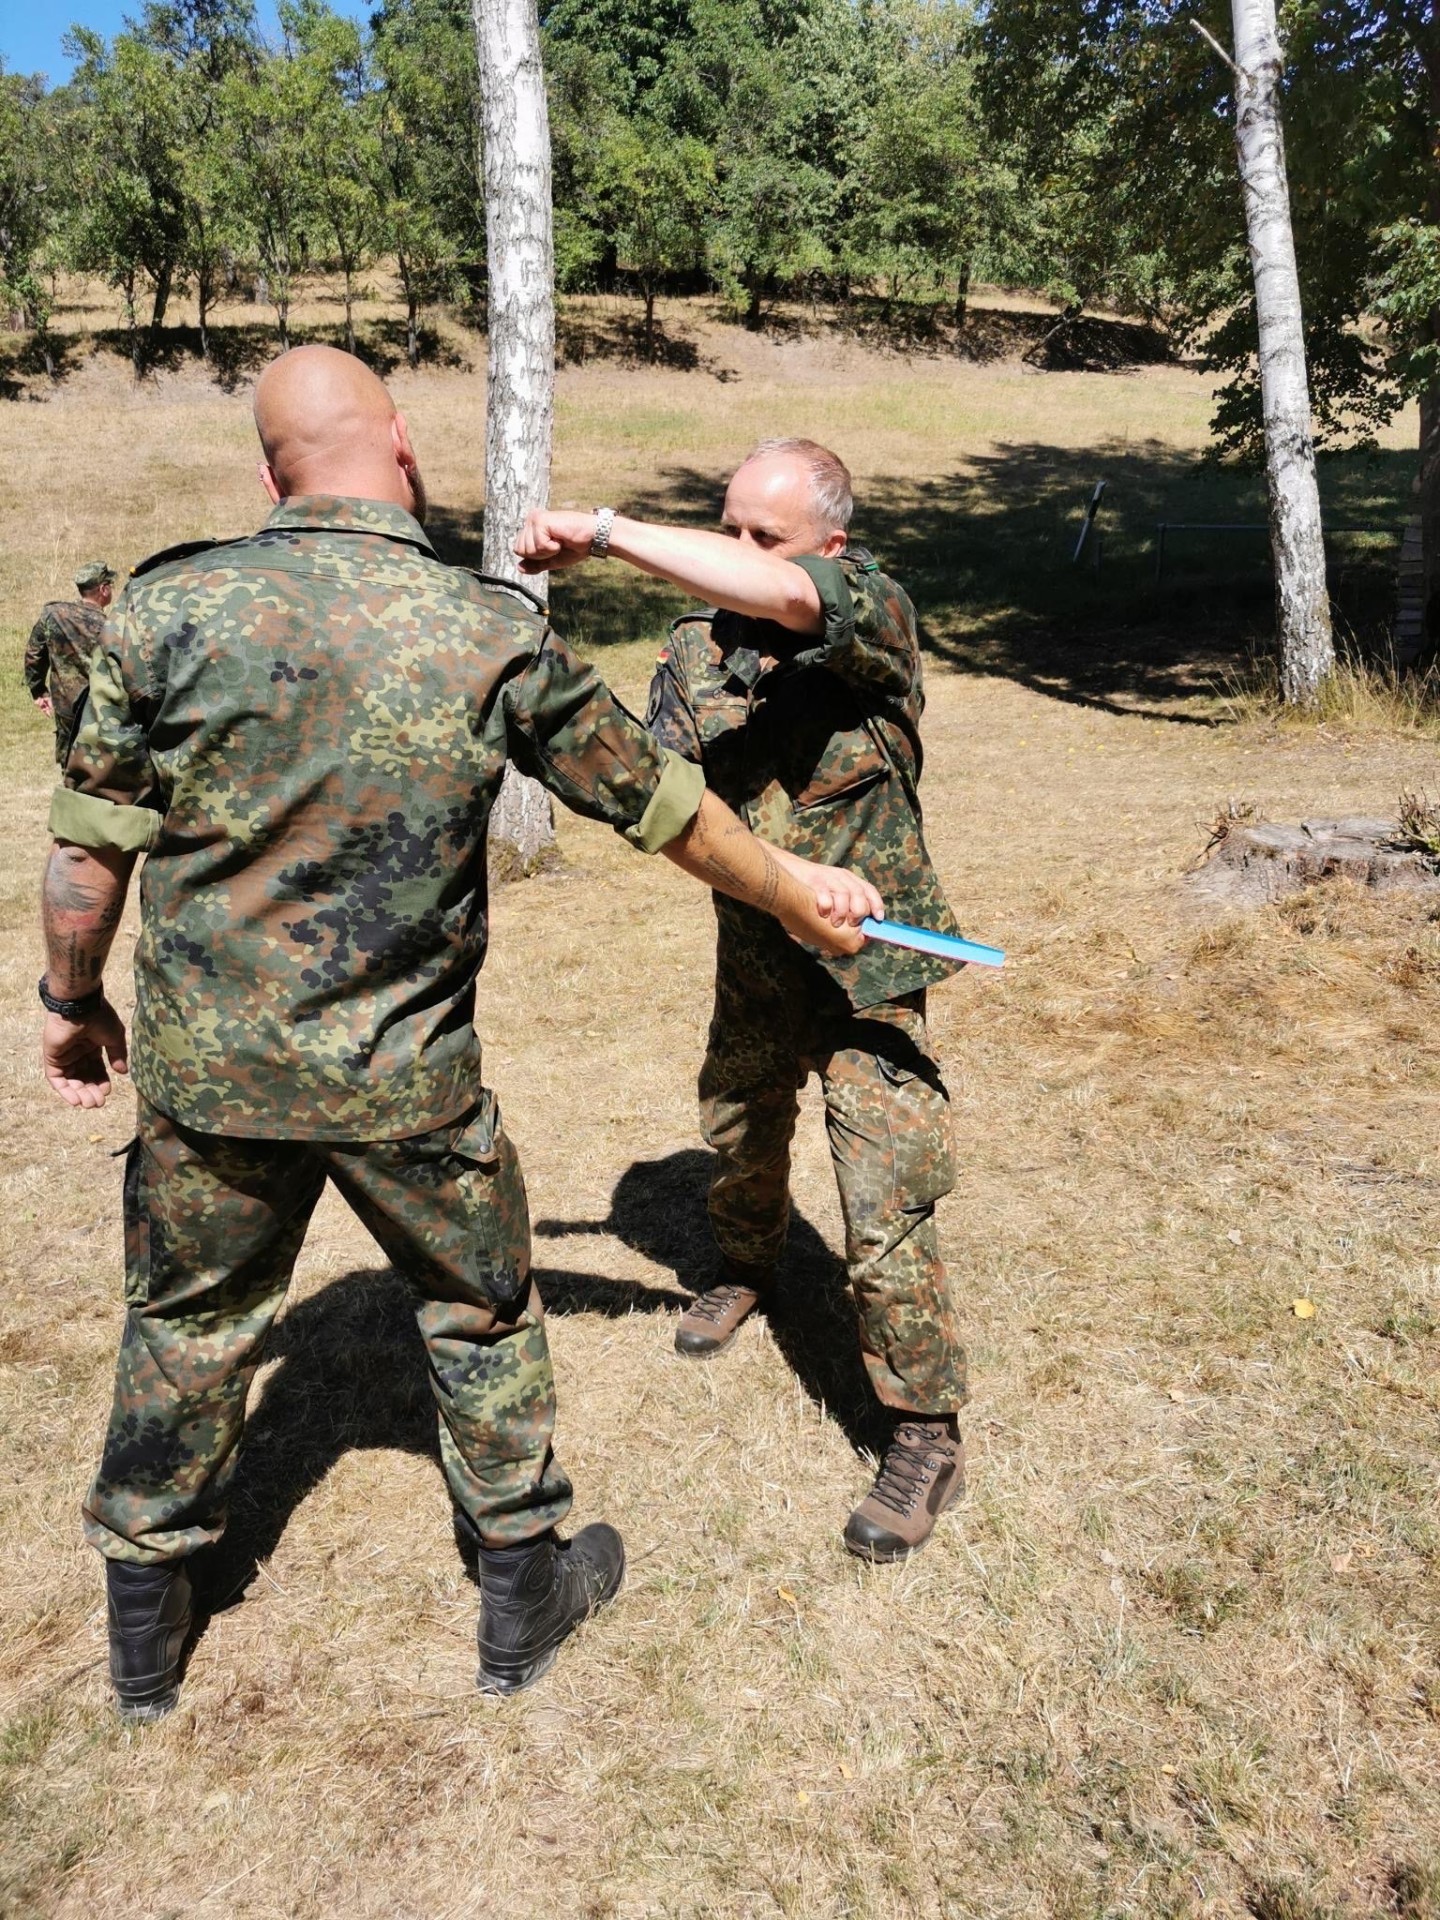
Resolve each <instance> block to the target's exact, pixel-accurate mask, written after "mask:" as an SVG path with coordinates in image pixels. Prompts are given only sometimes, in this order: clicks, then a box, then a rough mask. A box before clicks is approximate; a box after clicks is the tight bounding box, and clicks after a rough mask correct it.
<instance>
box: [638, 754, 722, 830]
mask: <svg viewBox="0 0 1440 1920" xmlns="http://www.w3.org/2000/svg"><path fill="white" fill-rule="evenodd" d="M660 751H661V753H662V754H663V755H664V758H665V770H664V772H663V773H662V774H661V775H660V784H659V785H658V786H657V787H656V789H655V791H654V793H652V794H651V796H650V804H649V806H647V807H646V809H645V811H644V813H643V814H642V815H641V816H640V819H639V821H638V822H637V823H636V825H635V826H633V827H627V828H626V829H625V838H626V839H627V840H628V841H630V843H631V845H632V846H636V847H639V848H640V849H641V851H642V852H644V853H659V851H660V849H661V848H662V847H668V846H669V844H670V842H671V841H672V840H673V839H674V838H675V837H676V835H677V834H680V833H683V832H684V831H685V829H686V827H688V826H689V824H690V822H691V821H692V820H693V819H694V818H695V815H696V814H697V813H698V812H699V811H700V802H701V800H702V799H703V798H704V797H705V775H704V774H703V773H702V772H701V770H700V768H699V767H697V766H696V765H695V763H694V761H693V760H682V759H681V758H680V755H679V754H678V753H672V752H671V750H670V749H669V747H662V748H661V750H660Z"/></svg>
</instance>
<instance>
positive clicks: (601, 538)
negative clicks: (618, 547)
mask: <svg viewBox="0 0 1440 1920" xmlns="http://www.w3.org/2000/svg"><path fill="white" fill-rule="evenodd" d="M593 512H594V514H595V533H594V537H593V538H592V540H591V542H590V558H591V559H592V560H606V559H608V558H609V556H610V531H611V528H612V527H613V526H614V525H615V509H614V507H596V508H594V509H593Z"/></svg>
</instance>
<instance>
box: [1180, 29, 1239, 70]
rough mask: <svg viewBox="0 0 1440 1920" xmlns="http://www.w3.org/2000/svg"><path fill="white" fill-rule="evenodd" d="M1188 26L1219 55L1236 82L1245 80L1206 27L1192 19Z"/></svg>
mask: <svg viewBox="0 0 1440 1920" xmlns="http://www.w3.org/2000/svg"><path fill="white" fill-rule="evenodd" d="M1189 24H1190V25H1191V26H1192V27H1193V28H1194V29H1195V31H1196V33H1198V34H1199V36H1200V38H1201V39H1202V40H1204V41H1205V42H1206V43H1207V45H1209V46H1210V47H1212V48H1213V49H1214V50H1215V52H1216V53H1218V54H1219V56H1220V58H1221V59H1222V60H1223V61H1224V62H1225V64H1226V66H1227V67H1229V69H1230V71H1231V73H1233V74H1234V76H1235V78H1236V79H1237V80H1243V79H1244V78H1245V76H1244V74H1243V73H1242V72H1241V71H1240V69H1239V67H1237V66H1236V64H1235V62H1234V61H1233V60H1232V59H1231V58H1230V56H1229V54H1228V53H1226V51H1225V49H1224V47H1222V46H1221V44H1220V42H1219V41H1218V40H1217V39H1216V38H1215V36H1214V34H1213V33H1211V31H1210V29H1209V28H1208V27H1207V26H1204V25H1202V23H1201V22H1200V21H1199V20H1195V19H1192V20H1191V21H1190V23H1189Z"/></svg>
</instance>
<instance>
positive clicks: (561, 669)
mask: <svg viewBox="0 0 1440 1920" xmlns="http://www.w3.org/2000/svg"><path fill="white" fill-rule="evenodd" d="M255 419H256V425H257V427H258V429H259V434H260V440H261V445H262V449H263V454H264V460H263V463H262V465H261V467H260V479H261V482H262V484H263V485H264V488H265V491H266V492H267V493H268V494H269V496H270V498H271V500H272V501H273V502H274V503H275V511H274V512H273V513H272V514H271V515H270V518H269V519H268V521H267V522H266V523H265V525H264V527H263V528H262V529H261V530H260V531H259V532H258V533H256V534H253V535H251V536H249V537H247V538H244V539H240V540H235V541H231V542H228V543H226V544H217V543H214V542H208V541H201V542H195V543H192V544H191V545H189V546H187V547H182V548H172V549H170V550H169V551H168V552H166V553H162V554H158V555H156V556H155V558H154V559H152V560H150V561H147V562H146V563H145V564H144V565H142V566H140V567H139V568H137V569H136V572H135V575H134V576H133V578H132V580H131V583H130V585H129V587H128V589H127V591H126V593H125V595H124V597H123V599H122V600H121V602H120V603H119V605H118V606H117V608H116V610H115V612H114V613H113V614H112V617H111V619H110V621H109V622H108V624H107V626H106V628H105V631H104V634H103V636H102V642H101V646H100V648H99V651H98V652H97V654H96V657H95V661H94V664H93V667H92V669H91V675H90V684H89V704H88V708H87V710H86V712H85V714H84V717H83V719H82V723H81V725H80V728H79V730H78V733H77V736H76V740H75V743H74V746H73V748H72V750H71V752H70V755H69V759H68V761H67V763H66V767H65V773H64V784H63V785H62V787H61V788H60V790H59V791H58V792H57V794H56V796H55V800H54V804H53V806H52V809H51V815H50V824H51V829H52V831H53V833H54V836H55V845H54V848H53V850H52V852H51V856H50V860H49V864H48V867H47V870H46V876H45V885H44V917H45V940H46V951H47V962H48V964H47V971H46V975H45V978H44V979H43V980H42V981H41V983H40V997H41V1000H42V1001H43V1003H44V1005H45V1008H46V1019H45V1026H44V1036H43V1055H44V1070H45V1073H46V1076H47V1078H48V1080H49V1082H50V1084H51V1086H52V1087H53V1088H54V1090H55V1092H56V1093H57V1094H59V1096H60V1097H61V1098H62V1099H63V1100H65V1101H67V1102H68V1103H69V1104H70V1105H71V1106H72V1107H75V1108H77V1109H81V1110H84V1109H87V1108H93V1107H96V1106H99V1105H101V1104H102V1103H103V1102H104V1100H105V1099H106V1097H107V1095H108V1093H109V1091H110V1086H111V1081H110V1074H111V1072H112V1071H114V1072H119V1073H123V1072H125V1071H126V1070H127V1043H126V1035H125V1030H124V1027H123V1026H122V1024H121V1021H120V1019H119V1016H118V1015H117V1014H116V1013H115V1011H114V1010H113V1008H112V1007H111V1006H110V1003H109V1001H108V1000H107V999H106V997H105V990H104V984H103V975H104V968H105V962H106V956H107V954H108V952H109V949H110V945H111V941H112V939H113V937H114V933H115V929H116V926H117V924H118V922H119V919H120V916H121V912H122V909H123V906H124V901H125V896H126V890H127V887H128V883H129V878H130V873H131V869H132V867H133V865H134V862H135V859H136V856H137V854H139V853H141V852H143V853H145V854H146V856H147V858H146V861H145V866H144V870H143V876H142V882H141V896H140V897H141V932H140V941H139V946H138V948H137V951H136V989H137V992H136V1009H135V1017H134V1051H133V1067H134V1077H135V1081H136V1086H137V1090H138V1095H139V1102H138V1106H139V1114H138V1123H137V1133H136V1139H135V1141H134V1143H133V1145H132V1146H131V1148H130V1150H129V1154H128V1157H127V1160H126V1165H125V1179H124V1197H125V1228H126V1270H127V1279H126V1305H127V1309H128V1311H127V1314H126V1320H125V1329H124V1334H123V1337H122V1340H121V1346H120V1354H119V1360H118V1364H117V1371H116V1381H115V1397H114V1409H113V1412H112V1415H111V1419H110V1425H109V1430H108V1432H107V1435H106V1439H105V1446H104V1452H103V1455H102V1459H101V1463H100V1468H99V1472H98V1474H97V1475H96V1478H95V1482H94V1485H93V1486H92V1488H91V1490H90V1493H89V1495H88V1497H87V1499H86V1502H85V1510H84V1517H85V1531H86V1535H87V1537H88V1539H89V1540H90V1542H91V1543H92V1544H93V1545H94V1546H96V1547H97V1548H98V1549H99V1550H100V1552H101V1553H102V1554H103V1555H104V1556H105V1563H106V1571H107V1584H108V1595H109V1620H110V1659H111V1675H112V1679H113V1682H114V1685H115V1689H116V1693H117V1696H118V1700H119V1705H120V1709H121V1712H122V1715H124V1716H125V1717H127V1718H129V1719H132V1720H148V1719H155V1718H158V1717H159V1716H160V1715H162V1714H164V1713H166V1712H168V1711H169V1709H170V1708H171V1707H172V1706H173V1705H174V1702H175V1698H176V1695H177V1691H178V1688H179V1682H180V1671H181V1661H182V1657H183V1652H184V1647H185V1642H186V1638H187V1635H188V1633H189V1631H190V1626H191V1616H192V1606H191V1598H192V1596H191V1580H190V1576H189V1572H188V1565H189V1562H190V1561H191V1559H192V1557H193V1556H194V1555H195V1554H196V1553H197V1552H198V1551H199V1550H200V1549H202V1548H204V1547H206V1546H209V1545H211V1544H212V1543H214V1542H215V1541H217V1540H218V1539H219V1537H220V1535H221V1532H222V1530H223V1528H224V1524H225V1506H226V1497H227V1494H228V1491H229V1488H230V1485H231V1482H232V1479H233V1476H234V1472H235V1466H236V1460H237V1457H238V1448H239V1443H240V1439H241V1430H242V1427H243V1424H244V1417H245V1400H246V1394H247V1391H248V1389H249V1387H250V1383H251V1381H252V1380H253V1378H254V1376H255V1371H256V1369H257V1367H258V1366H259V1365H260V1363H261V1360H262V1359H263V1357H264V1351H265V1341H266V1337H267V1335H268V1333H269V1330H270V1327H271V1324H272V1322H273V1320H274V1318H275V1315H276V1313H277V1311H278V1309H279V1307H280V1304H281V1302H282V1300H283V1298H284V1294H285V1291H286V1287H287V1285H288V1282H289V1279H290V1275H291V1271H292V1269H293V1267H294V1263H295V1259H296V1256H297V1254H298V1252H299V1249H300V1245H301V1242H302V1240H303V1238H304V1234H305V1230H306V1225H307V1222H308V1221H309V1219H310V1216H311V1214H312V1212H313V1210H314V1208H315V1205H316V1203H317V1201H318V1200H319V1198H320V1195H321V1193H322V1191H323V1190H324V1187H325V1185H326V1182H327V1181H333V1183H334V1184H335V1186H336V1188H337V1189H338V1190H339V1192H340V1193H341V1194H342V1195H343V1196H344V1198H345V1199H346V1200H347V1201H348V1202H349V1204H350V1206H351V1207H352V1208H353V1209H354V1211H355V1212H356V1214H357V1215H358V1216H359V1218H360V1219H361V1220H362V1221H363V1222H364V1224H365V1225H366V1226H367V1227H368V1228H369V1229H370V1231H371V1232H372V1233H373V1234H374V1236H375V1237H376V1239H377V1240H378V1241H379V1242H380V1244H381V1246H382V1247H383V1249H384V1250H385V1252H386V1254H387V1255H388V1256H389V1257H390V1259H391V1260H392V1261H393V1263H394V1265H395V1266H396V1268H397V1269H398V1270H399V1272H400V1273H401V1275H402V1276H403V1277H404V1279H405V1281H406V1282H407V1284H408V1286H409V1288H410V1291H411V1294H412V1296H413V1299H414V1303H415V1308H416V1314H417V1318H418V1321H419V1326H420V1332H421V1335H422V1338H423V1339H424V1342H425V1346H426V1350H427V1356H428V1361H429V1377H430V1384H431V1388H432V1391H433V1393H434V1396H435V1399H436V1402H437V1404H438V1409H439V1422H440V1452H441V1458H442V1460H443V1463H444V1469H445V1474H446V1478H447V1480H448V1482H449V1487H450V1492H451V1495H452V1498H453V1501H454V1505H455V1510H456V1515H457V1527H458V1528H460V1530H461V1531H462V1533H465V1534H467V1535H468V1536H469V1538H470V1540H471V1541H472V1543H473V1544H474V1545H475V1546H476V1548H477V1551H478V1563H479V1572H480V1583H481V1613H480V1627H479V1645H480V1685H481V1687H482V1688H483V1689H485V1690H486V1691H490V1692H496V1693H509V1692H514V1691H516V1690H517V1689H518V1688H521V1687H524V1686H528V1685H529V1684H530V1683H531V1682H532V1681H533V1680H535V1679H536V1678H538V1676H539V1675H540V1674H541V1673H543V1672H544V1671H545V1669H546V1667H547V1666H548V1665H549V1664H550V1662H551V1661H552V1660H553V1659H554V1655H555V1650H556V1648H557V1647H558V1645H559V1643H560V1642H561V1641H562V1640H563V1639H564V1638H565V1636H566V1635H567V1634H568V1633H569V1632H570V1631H571V1630H572V1629H573V1628H574V1627H575V1626H576V1625H577V1624H578V1623H579V1622H580V1621H581V1620H582V1619H584V1618H585V1617H586V1616H587V1615H588V1614H590V1613H592V1612H593V1611H594V1610H595V1609H596V1608H597V1607H599V1606H601V1605H603V1604H604V1603H605V1601H607V1600H608V1599H609V1598H610V1597H611V1596H612V1595H613V1594H614V1593H615V1592H616V1591H617V1589H618V1587H619V1585H620V1581H621V1577H622V1573H623V1568H624V1555H623V1550H622V1547H621V1543H620V1537H619V1535H618V1534H617V1533H616V1532H615V1530H614V1529H613V1528H612V1527H608V1526H605V1525H603V1524H596V1525H593V1526H589V1527H585V1528H582V1529H581V1530H580V1532H579V1533H577V1534H576V1535H575V1536H574V1538H573V1539H571V1540H569V1541H568V1542H564V1541H562V1540H561V1539H560V1538H559V1536H558V1535H557V1533H556V1527H557V1525H558V1523H559V1522H560V1521H561V1520H562V1519H563V1517H564V1515H565V1514H566V1512H567V1511H568V1509H569V1506H570V1497H571V1495H570V1483H569V1481H568V1479H567V1478H566V1476H565V1474H564V1472H563V1471H562V1470H561V1468H560V1466H559V1464H558V1463H557V1461H556V1459H555V1457H554V1454H553V1452H552V1450H551V1432H552V1428H553V1425H554V1391H553V1385H552V1380H551V1371H550V1359H549V1354H548V1351H547V1347H546V1340H545V1328H544V1323H543V1318H542V1308H541V1302H540V1297H539V1294H538V1292H537V1291H536V1288H535V1286H534V1283H533V1281H532V1279H531V1274H530V1233H529V1221H528V1216H527V1211H526V1201H525V1189H524V1185H523V1183H522V1180H521V1175H520V1168H519V1165H518V1162H517V1160H516V1156H515V1150H514V1148H513V1146H512V1145H511V1143H510V1140H509V1138H508V1136H507V1135H506V1133H505V1131H504V1128H503V1126H502V1124H501V1119H500V1110H499V1106H498V1104H497V1103H496V1100H495V1097H494V1095H493V1093H491V1092H489V1091H488V1090H487V1089H486V1088H485V1086H484V1085H483V1083H482V1080H481V1073H480V1048H479V1043H478V1041H477V1039H476V1036H475V1031H474V1026H473V1014H474V1006H475V978H476V975H477V973H478V972H479V969H480V966H481V964H482V962H483V960H484V957H485V946H486V936H487V915H486V878H485V836H486V827H487V823H488V820H489V815H490V808H491V804H492V802H493V801H494V798H495V795H496V793H497V791H498V789H499V785H500V780H501V777H502V775H503V773H504V771H505V765H506V762H507V760H513V761H514V762H515V764H516V765H517V766H519V767H520V768H522V769H523V771H525V772H526V773H528V774H531V775H533V776H534V777H535V778H536V779H538V780H540V781H542V782H543V783H544V784H545V785H546V786H547V787H548V788H549V790H550V791H551V792H552V793H553V794H555V795H556V796H557V797H558V798H560V799H561V800H563V801H564V802H565V803H566V804H567V805H568V806H570V807H572V808H573V809H575V811H577V812H579V813H582V814H585V815H587V816H588V817H590V818H592V819H596V820H601V821H604V822H606V823H607V824H608V825H610V826H612V827H614V828H615V829H616V830H617V831H619V832H621V833H623V834H624V835H625V837H626V838H627V839H629V840H630V841H631V842H632V843H633V844H634V845H635V846H637V847H638V848H640V849H642V850H644V851H646V852H650V853H654V852H657V851H663V852H665V853H666V854H667V855H668V856H669V857H670V858H671V859H672V860H674V861H675V863H676V864H677V865H678V866H680V867H681V868H683V869H684V870H685V871H686V872H688V873H691V874H694V875H695V876H696V877H697V878H699V879H701V880H703V881H705V882H706V883H708V884H709V885H710V886H712V887H719V888H721V889H722V890H724V891H727V892H733V893H734V895H735V896H736V897H737V898H739V899H743V900H746V901H748V902H750V903H751V904H752V905H753V906H754V907H756V908H757V910H759V911H762V912H768V913H774V914H777V915H778V916H779V917H780V919H781V920H782V921H783V923H784V925H785V926H786V928H787V929H788V930H789V932H790V933H791V934H793V935H794V937H795V938H797V939H802V940H806V941H809V942H811V943H812V944H814V945H815V946H817V947H819V948H821V949H823V950H828V951H836V952H846V951H851V950H854V949H855V948H857V947H858V946H859V945H860V938H859V936H858V934H856V933H855V931H854V929H853V922H854V921H855V920H856V919H858V918H859V917H861V916H863V914H864V913H865V912H866V911H869V910H871V908H872V907H873V906H874V905H876V904H878V902H876V900H875V896H874V895H873V890H870V889H867V888H865V887H863V886H862V884H861V883H859V882H853V881H850V880H849V879H848V877H846V876H843V875H826V874H821V873H819V872H818V870H817V872H816V873H815V874H813V875H802V876H798V877H797V875H796V873H795V871H794V870H793V869H792V868H782V867H781V866H780V865H779V864H778V863H777V862H776V861H775V860H774V859H773V858H772V857H771V856H770V854H769V852H768V851H767V850H766V849H765V848H764V847H763V846H762V845H761V844H760V843H759V842H757V841H756V840H754V839H752V837H751V836H750V834H749V832H748V831H747V830H746V829H745V828H744V827H743V826H742V825H741V823H740V822H739V821H738V820H737V819H736V818H735V816H734V815H733V814H732V813H731V812H730V811H729V809H728V808H727V807H725V806H724V805H723V804H722V803H721V802H720V801H718V800H716V799H715V798H714V797H713V796H712V795H710V794H708V793H707V792H706V791H705V783H704V779H703V777H702V775H701V774H700V772H699V770H698V769H696V768H694V767H692V766H689V765H687V764H686V762H685V761H684V760H683V759H681V758H680V757H679V756H678V755H675V754H671V753H668V752H666V751H664V750H663V749H661V748H660V747H658V746H657V745H656V744H655V742H654V741H653V740H652V739H651V738H650V736H649V735H648V734H647V733H646V732H645V730H644V729H643V728H641V727H640V726H638V725H637V724H636V723H635V722H634V721H633V720H632V719H631V718H630V716H629V715H628V714H627V713H626V712H625V710H624V709H623V708H622V707H621V706H619V705H618V704H617V702H616V701H615V700H614V699H613V698H612V696H611V695H610V693H609V692H608V690H607V689H606V688H605V686H604V685H603V684H602V683H601V681H600V680H599V679H598V678H597V677H596V675H595V674H594V673H593V672H592V671H591V670H590V669H589V668H588V667H585V666H583V665H582V664H581V663H580V662H578V661H577V660H575V659H574V658H573V657H572V656H571V654H570V653H569V652H568V651H567V650H566V648H565V647H564V645H563V644H562V643H561V642H560V641H558V640H557V639H556V637H555V636H554V635H553V634H552V633H551V632H550V631H549V629H548V628H547V626H546V624H545V620H544V616H543V614H542V613H541V612H540V610H539V609H538V607H537V606H536V605H535V604H533V603H531V601H530V600H529V598H528V596H526V595H524V593H523V591H521V590H517V589H508V588H506V587H504V586H503V585H502V584H500V583H497V582H492V581H486V580H483V579H482V578H480V577H479V576H476V575H473V574H470V573H467V572H465V571H464V570H462V569H460V568H454V567H447V566H443V565H442V564H441V563H440V561H439V560H438V559H437V558H436V557H435V554H434V551H433V549H432V547H431V545H430V543H429V541H428V540H427V538H426V536H425V533H424V530H423V528H422V526H421V518H422V515H423V512H424V504H425V492H424V487H423V484H422V482H421V478H420V473H419V469H418V467H417V465H416V460H415V455H414V451H413V448H412V446H411V441H410V435H409V432H408V430H407V428H406V424H405V421H404V418H403V416H402V415H400V414H399V413H397V412H396V410H395V407H394V405H393V404H392V402H391V400H390V398H389V395H388V394H387V393H386V391H385V389H384V387H383V386H382V385H381V383H380V382H379V381H378V380H377V379H376V378H375V377H374V375H373V374H371V373H369V372H368V371H367V370H366V369H365V368H364V367H363V366H362V365H361V364H360V363H359V362H358V361H357V360H354V359H352V358H351V357H350V356H348V355H346V354H342V353H337V352H335V351H333V350H332V349H330V348H325V347H304V348H300V349H298V350H297V351H295V352H292V353H289V354H287V355H285V356H283V357H282V358H281V359H279V360H277V361H275V362H274V363H273V364H272V365H271V366H270V367H269V368H267V370H266V371H265V373H264V374H263V375H262V377H261V379H260V381H259V384H258V386H257V389H256V394H255ZM817 892H821V893H823V894H824V897H825V900H826V902H827V913H828V917H822V915H821V913H820V911H819V910H818V908H817V905H816V894H817ZM316 1417H317V1419H321V1420H323V1419H325V1418H326V1417H327V1415H326V1413H325V1410H324V1409H323V1408H317V1409H316Z"/></svg>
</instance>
